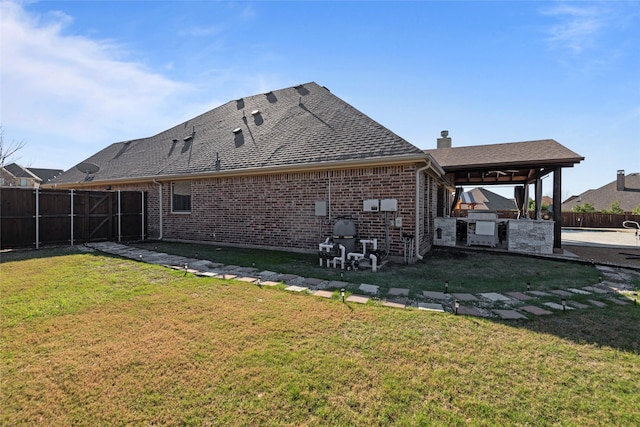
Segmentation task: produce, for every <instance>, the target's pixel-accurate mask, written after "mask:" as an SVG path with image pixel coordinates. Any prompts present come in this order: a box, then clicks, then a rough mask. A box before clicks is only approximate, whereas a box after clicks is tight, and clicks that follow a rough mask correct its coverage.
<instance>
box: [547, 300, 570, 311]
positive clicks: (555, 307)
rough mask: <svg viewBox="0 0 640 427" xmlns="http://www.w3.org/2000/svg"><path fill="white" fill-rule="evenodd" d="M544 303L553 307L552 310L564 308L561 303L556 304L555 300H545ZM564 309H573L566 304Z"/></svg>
mask: <svg viewBox="0 0 640 427" xmlns="http://www.w3.org/2000/svg"><path fill="white" fill-rule="evenodd" d="M544 305H546V306H547V307H550V308H553V309H554V310H564V309H565V307H563V306H562V304H558V303H557V302H545V303H544ZM566 310H575V309H574V308H573V307H569V306H568V305H567V306H566Z"/></svg>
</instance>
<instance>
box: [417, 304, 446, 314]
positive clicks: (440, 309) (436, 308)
mask: <svg viewBox="0 0 640 427" xmlns="http://www.w3.org/2000/svg"><path fill="white" fill-rule="evenodd" d="M418 310H426V311H436V312H438V313H444V308H443V307H442V304H430V303H427V302H419V303H418Z"/></svg>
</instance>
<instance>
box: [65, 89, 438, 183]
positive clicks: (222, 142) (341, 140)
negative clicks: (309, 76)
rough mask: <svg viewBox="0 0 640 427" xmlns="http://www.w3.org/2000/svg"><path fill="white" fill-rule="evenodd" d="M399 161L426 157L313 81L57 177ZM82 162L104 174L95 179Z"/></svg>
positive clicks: (227, 107) (115, 150) (123, 146)
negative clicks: (84, 169) (396, 159)
mask: <svg viewBox="0 0 640 427" xmlns="http://www.w3.org/2000/svg"><path fill="white" fill-rule="evenodd" d="M393 158H407V159H415V160H418V159H425V158H426V156H425V154H424V153H423V152H422V151H421V150H419V149H418V148H416V147H415V146H413V145H411V144H410V143H408V142H407V141H405V140H404V139H402V138H401V137H399V136H398V135H396V134H394V133H393V132H391V131H390V130H389V129H387V128H385V127H384V126H382V125H380V124H379V123H377V122H375V121H374V120H372V119H371V118H369V117H367V116H366V115H365V114H363V113H361V112H360V111H358V110H357V109H355V108H354V107H352V106H351V105H349V104H348V103H346V102H344V101H343V100H341V99H340V98H338V97H336V96H335V95H333V94H332V93H331V92H330V91H329V90H328V89H326V88H324V87H322V86H319V85H318V84H316V83H314V82H311V83H305V84H303V85H299V86H294V87H290V88H286V89H281V90H275V91H272V92H269V93H266V94H259V95H254V96H250V97H247V98H241V99H238V100H233V101H230V102H227V103H226V104H224V105H221V106H219V107H217V108H214V109H213V110H211V111H208V112H206V113H204V114H202V115H200V116H198V117H195V118H193V119H191V120H188V121H186V122H184V123H181V124H179V125H178V126H175V127H173V128H171V129H168V130H166V131H164V132H161V133H159V134H157V135H155V136H152V137H149V138H142V139H137V140H133V141H125V142H119V143H115V144H112V145H110V146H109V147H107V148H105V149H104V150H102V151H100V152H98V153H97V154H95V155H93V156H91V157H90V158H88V159H87V160H85V162H83V163H81V164H80V167H74V168H72V169H70V170H68V171H66V172H64V173H63V174H62V175H61V176H60V177H57V178H56V179H55V180H54V181H53V182H54V183H70V182H82V181H85V180H88V179H90V180H91V181H93V182H96V181H111V180H127V179H141V178H149V179H151V178H155V177H179V176H193V175H198V176H202V175H206V174H209V173H212V174H213V173H224V172H232V171H236V172H243V171H247V172H248V171H256V170H264V169H267V168H271V169H278V168H284V167H288V166H290V167H294V166H298V167H304V166H305V165H318V164H325V163H328V162H329V163H336V162H337V163H340V162H347V161H362V162H366V161H368V160H371V161H375V160H381V159H393ZM217 160H218V161H217ZM83 164H84V165H86V164H89V165H95V166H97V169H98V171H97V172H96V173H95V174H92V175H91V176H90V177H89V176H88V175H87V171H83V170H81V169H83V167H82V165H83ZM94 169H95V168H94Z"/></svg>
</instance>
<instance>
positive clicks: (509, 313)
mask: <svg viewBox="0 0 640 427" xmlns="http://www.w3.org/2000/svg"><path fill="white" fill-rule="evenodd" d="M493 312H494V313H495V314H497V315H498V316H500V318H501V319H504V320H517V319H528V317H527V316H525V315H524V314H522V313H520V312H518V311H516V310H493Z"/></svg>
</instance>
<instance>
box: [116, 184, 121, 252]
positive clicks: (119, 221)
mask: <svg viewBox="0 0 640 427" xmlns="http://www.w3.org/2000/svg"><path fill="white" fill-rule="evenodd" d="M117 216H118V242H120V241H122V206H121V205H120V190H118V214H117Z"/></svg>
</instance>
